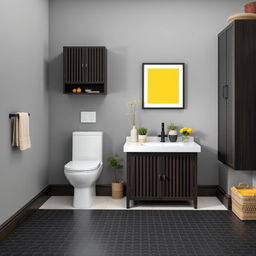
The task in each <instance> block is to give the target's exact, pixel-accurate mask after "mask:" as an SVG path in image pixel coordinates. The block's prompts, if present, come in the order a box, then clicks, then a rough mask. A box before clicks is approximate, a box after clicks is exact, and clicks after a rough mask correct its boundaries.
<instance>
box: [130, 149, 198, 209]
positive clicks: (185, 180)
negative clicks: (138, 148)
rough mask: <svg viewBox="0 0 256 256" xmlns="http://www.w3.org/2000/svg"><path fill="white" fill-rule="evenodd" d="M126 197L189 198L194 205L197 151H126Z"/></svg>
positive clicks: (151, 198) (195, 200) (148, 198)
mask: <svg viewBox="0 0 256 256" xmlns="http://www.w3.org/2000/svg"><path fill="white" fill-rule="evenodd" d="M130 200H134V201H140V200H142V201H144V200H150V201H153V200H179V201H180V200H193V202H194V207H195V208H197V153H137V152H136V153H127V208H129V207H130Z"/></svg>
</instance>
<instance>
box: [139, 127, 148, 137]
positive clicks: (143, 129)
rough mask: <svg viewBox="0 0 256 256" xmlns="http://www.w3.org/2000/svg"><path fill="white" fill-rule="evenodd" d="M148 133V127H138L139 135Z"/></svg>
mask: <svg viewBox="0 0 256 256" xmlns="http://www.w3.org/2000/svg"><path fill="white" fill-rule="evenodd" d="M147 133H148V129H147V128H144V127H141V128H139V129H138V134H139V135H146V134H147Z"/></svg>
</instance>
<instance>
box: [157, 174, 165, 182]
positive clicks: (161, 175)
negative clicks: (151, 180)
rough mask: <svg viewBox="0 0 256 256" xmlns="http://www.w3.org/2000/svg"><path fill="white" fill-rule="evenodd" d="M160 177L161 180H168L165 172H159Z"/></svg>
mask: <svg viewBox="0 0 256 256" xmlns="http://www.w3.org/2000/svg"><path fill="white" fill-rule="evenodd" d="M158 178H159V180H160V181H166V180H167V177H166V175H165V174H159V175H158Z"/></svg>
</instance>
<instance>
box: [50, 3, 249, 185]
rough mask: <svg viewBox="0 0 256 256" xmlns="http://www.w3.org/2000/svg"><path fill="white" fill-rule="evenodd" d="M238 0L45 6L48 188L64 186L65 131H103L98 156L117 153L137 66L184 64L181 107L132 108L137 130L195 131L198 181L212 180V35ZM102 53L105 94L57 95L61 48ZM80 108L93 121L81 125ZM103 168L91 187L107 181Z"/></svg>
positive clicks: (137, 80)
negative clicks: (172, 126) (101, 49)
mask: <svg viewBox="0 0 256 256" xmlns="http://www.w3.org/2000/svg"><path fill="white" fill-rule="evenodd" d="M245 2H246V1H239V0H237V1H231V0H221V1H210V0H193V1H188V0H172V1H170V0H161V1H154V0H147V1H144V0H136V1H127V0H121V1H117V0H107V1H103V0H94V1H92V0H88V1H86V0H84V1H83V0H73V1H70V0H52V1H50V76H49V79H50V80H49V81H50V83H49V85H50V115H49V123H50V158H49V161H50V162H49V163H50V175H49V177H50V180H49V181H50V183H65V182H66V179H65V177H64V174H63V166H64V164H65V163H66V162H68V161H69V160H70V159H71V132H72V131H74V130H102V131H104V157H105V158H106V157H107V156H109V155H111V154H113V153H119V154H120V155H121V156H122V157H124V154H123V153H122V145H123V143H124V140H125V137H126V136H127V135H128V133H129V130H130V128H131V127H130V124H129V122H128V121H127V116H126V114H127V102H128V101H129V100H133V99H141V86H142V85H141V63H142V62H185V63H186V108H185V109H184V110H143V111H142V110H140V111H139V116H138V125H139V126H140V125H143V126H145V127H148V128H149V130H150V134H151V135H155V134H157V133H159V131H160V123H161V122H166V123H168V122H170V121H174V122H176V123H178V124H179V125H180V126H189V127H192V128H193V129H194V130H195V131H196V137H197V138H198V141H199V143H200V144H201V145H202V153H200V154H199V155H200V156H199V174H198V175H199V177H198V179H199V184H217V183H218V164H217V34H218V32H220V31H221V30H222V29H223V28H224V27H225V26H226V25H227V23H226V18H227V17H228V16H229V15H231V14H234V13H237V12H241V11H242V9H243V4H244V3H245ZM64 45H105V46H106V47H107V48H108V76H109V79H108V86H109V87H108V88H109V92H108V95H107V96H84V95H79V96H75V95H64V94H62V55H61V54H62V47H63V46H64ZM81 110H89V111H97V123H96V124H81V123H80V120H79V112H80V111H81ZM104 164H105V167H104V171H103V174H102V176H101V178H100V180H99V183H110V182H111V175H110V168H109V167H107V164H106V162H104Z"/></svg>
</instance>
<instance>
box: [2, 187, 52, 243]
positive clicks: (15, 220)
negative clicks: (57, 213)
mask: <svg viewBox="0 0 256 256" xmlns="http://www.w3.org/2000/svg"><path fill="white" fill-rule="evenodd" d="M50 196H51V193H50V186H47V187H46V188H44V189H43V190H42V191H41V192H40V193H39V194H37V195H36V196H35V197H34V198H32V199H31V200H30V201H29V202H28V203H27V204H26V205H24V206H23V207H22V208H21V209H20V210H18V211H17V212H16V213H15V214H14V215H12V216H11V217H10V218H9V219H8V220H6V221H5V222H4V223H3V224H1V225H0V241H1V240H3V239H4V238H6V237H7V235H8V234H9V233H11V232H12V231H13V230H14V229H15V228H16V227H17V225H19V224H20V223H21V222H23V221H24V220H25V219H26V218H28V217H29V216H30V215H31V214H32V213H33V212H34V211H36V210H37V209H39V208H40V206H41V205H42V204H43V203H44V202H46V201H47V200H48V199H49V197H50Z"/></svg>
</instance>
